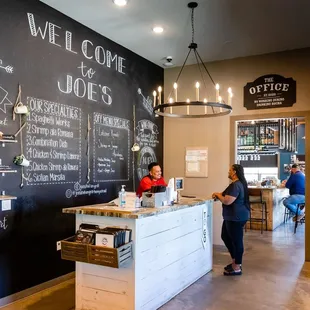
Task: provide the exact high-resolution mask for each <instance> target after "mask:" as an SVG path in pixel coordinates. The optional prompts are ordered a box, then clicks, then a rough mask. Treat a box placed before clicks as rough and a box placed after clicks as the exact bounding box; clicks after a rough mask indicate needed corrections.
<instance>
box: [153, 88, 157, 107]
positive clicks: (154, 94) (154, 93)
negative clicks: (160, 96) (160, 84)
mask: <svg viewBox="0 0 310 310" xmlns="http://www.w3.org/2000/svg"><path fill="white" fill-rule="evenodd" d="M156 95H157V93H156V90H154V91H153V97H154V107H156Z"/></svg>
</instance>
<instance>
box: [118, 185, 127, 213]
mask: <svg viewBox="0 0 310 310" xmlns="http://www.w3.org/2000/svg"><path fill="white" fill-rule="evenodd" d="M125 186H126V185H122V188H121V190H120V191H119V193H118V204H119V207H121V208H124V207H125V205H126V192H125Z"/></svg>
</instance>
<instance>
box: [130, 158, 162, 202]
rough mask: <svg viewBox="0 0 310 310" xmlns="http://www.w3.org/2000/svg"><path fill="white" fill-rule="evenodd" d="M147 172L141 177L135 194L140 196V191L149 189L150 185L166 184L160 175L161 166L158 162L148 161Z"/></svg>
mask: <svg viewBox="0 0 310 310" xmlns="http://www.w3.org/2000/svg"><path fill="white" fill-rule="evenodd" d="M148 170H149V174H148V175H146V176H145V177H143V178H142V180H141V181H140V184H139V187H138V189H137V192H136V194H137V196H139V197H142V193H143V192H146V191H149V190H150V189H151V187H152V186H156V185H164V186H167V184H166V182H165V180H164V178H163V177H162V176H161V168H160V165H159V164H158V163H155V162H153V163H150V164H149V165H148Z"/></svg>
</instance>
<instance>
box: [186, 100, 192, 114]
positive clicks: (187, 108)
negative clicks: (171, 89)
mask: <svg viewBox="0 0 310 310" xmlns="http://www.w3.org/2000/svg"><path fill="white" fill-rule="evenodd" d="M186 102H187V103H190V102H191V101H190V100H189V99H186ZM186 114H187V115H189V105H187V106H186Z"/></svg>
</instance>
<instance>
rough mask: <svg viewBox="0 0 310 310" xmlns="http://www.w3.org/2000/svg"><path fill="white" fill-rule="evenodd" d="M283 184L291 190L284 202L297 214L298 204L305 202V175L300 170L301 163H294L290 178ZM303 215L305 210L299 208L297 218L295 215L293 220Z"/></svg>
mask: <svg viewBox="0 0 310 310" xmlns="http://www.w3.org/2000/svg"><path fill="white" fill-rule="evenodd" d="M282 184H283V185H284V186H285V187H286V188H288V189H289V190H290V196H289V197H288V198H286V199H285V200H284V201H283V204H284V206H285V207H286V208H288V209H289V210H290V211H291V212H292V213H294V215H296V211H297V205H298V204H299V203H305V175H304V174H303V173H302V172H301V171H300V168H299V165H297V164H293V165H292V169H291V175H290V177H289V179H288V180H287V181H283V182H282ZM303 217H304V210H298V214H297V219H296V217H294V218H293V220H294V221H296V220H297V221H299V220H300V219H302V218H303Z"/></svg>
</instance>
